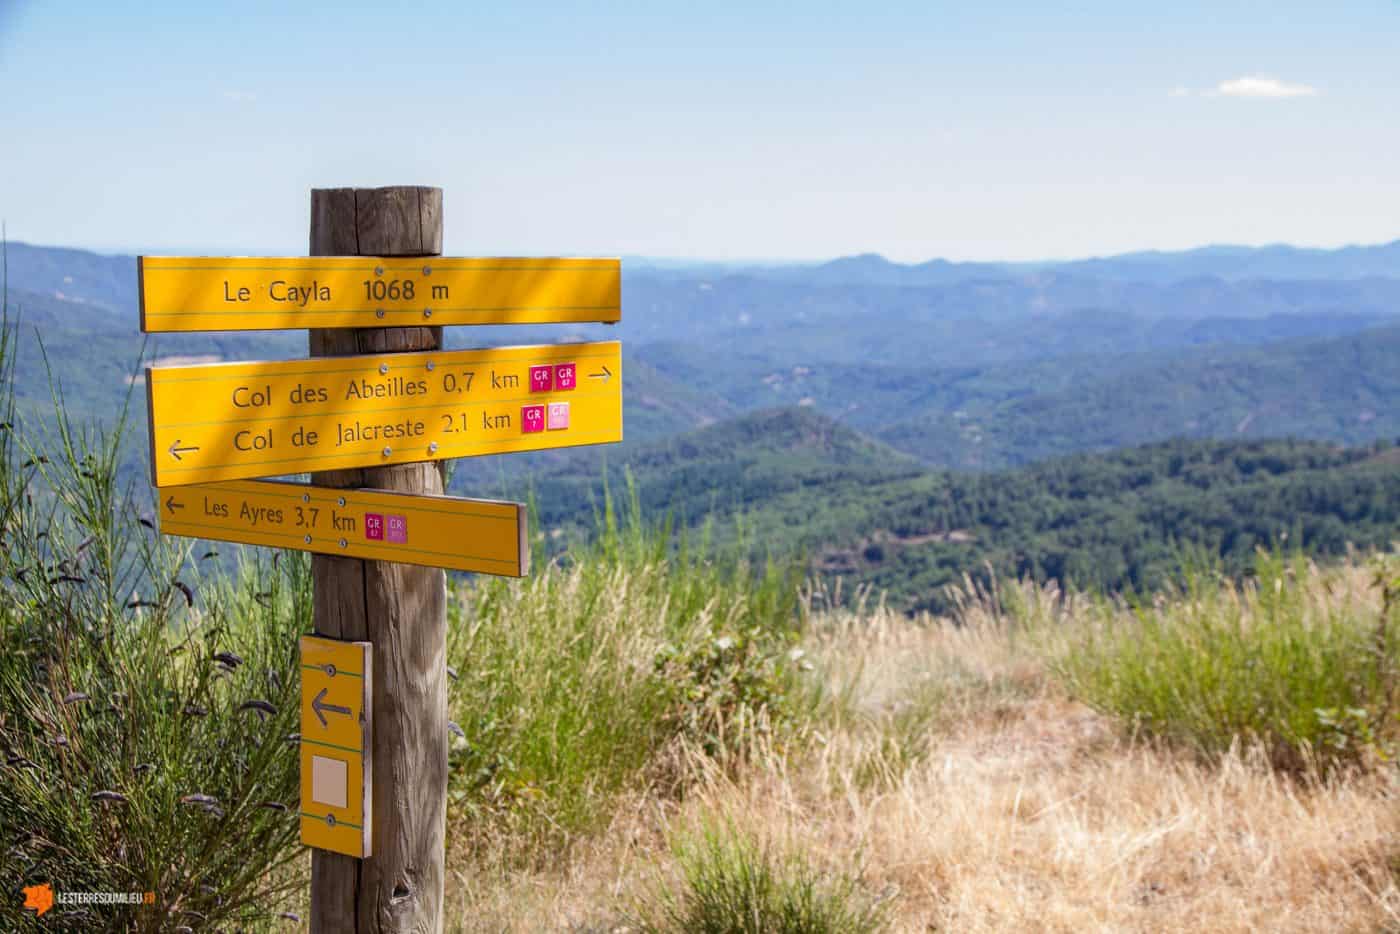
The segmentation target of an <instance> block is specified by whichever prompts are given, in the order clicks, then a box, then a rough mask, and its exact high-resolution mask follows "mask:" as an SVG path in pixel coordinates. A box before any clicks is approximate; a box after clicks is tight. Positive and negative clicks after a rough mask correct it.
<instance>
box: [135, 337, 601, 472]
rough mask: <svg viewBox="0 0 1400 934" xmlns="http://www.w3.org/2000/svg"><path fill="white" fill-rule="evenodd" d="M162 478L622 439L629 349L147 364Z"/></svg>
mask: <svg viewBox="0 0 1400 934" xmlns="http://www.w3.org/2000/svg"><path fill="white" fill-rule="evenodd" d="M146 397H147V402H148V404H149V409H150V432H151V474H152V481H153V482H154V483H155V485H156V486H158V487H165V486H181V485H186V484H191V483H209V482H213V481H218V480H240V479H246V478H251V477H268V476H279V475H286V474H296V473H305V472H308V471H318V470H335V469H340V468H349V467H373V466H376V465H379V464H400V463H407V462H410V461H423V460H434V459H438V458H449V457H475V456H478V455H483V454H508V453H514V452H518V451H539V450H545V449H549V448H564V447H574V446H577V445H585V444H605V443H608V442H614V441H621V440H622V345H621V344H619V343H618V342H616V341H604V342H600V343H592V344H558V345H547V346H539V347H498V348H494V349H491V350H453V351H441V352H432V353H404V354H385V355H377V356H375V355H371V356H354V357H318V358H316V359H313V360H289V361H284V362H277V363H216V364H210V365H207V366H185V367H151V368H148V369H147V370H146Z"/></svg>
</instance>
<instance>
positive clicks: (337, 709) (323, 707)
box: [311, 688, 350, 726]
mask: <svg viewBox="0 0 1400 934" xmlns="http://www.w3.org/2000/svg"><path fill="white" fill-rule="evenodd" d="M329 690H330V688H321V693H320V694H317V695H316V696H315V697H314V698H312V700H311V709H312V710H313V711H315V713H316V719H317V720H320V721H321V726H329V725H330V724H328V723H327V722H326V714H325V713H324V712H323V711H325V712H329V713H343V714H345V716H347V717H348V716H350V708H349V707H341V706H339V705H337V704H327V703H325V701H324V698H325V696H326V692H327V691H329Z"/></svg>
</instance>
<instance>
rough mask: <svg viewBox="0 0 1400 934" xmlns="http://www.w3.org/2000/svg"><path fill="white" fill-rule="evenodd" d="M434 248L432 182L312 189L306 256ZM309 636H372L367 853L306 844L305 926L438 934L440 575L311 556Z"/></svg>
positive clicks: (435, 469)
mask: <svg viewBox="0 0 1400 934" xmlns="http://www.w3.org/2000/svg"><path fill="white" fill-rule="evenodd" d="M441 244H442V191H441V189H437V188H418V187H402V188H371V189H363V188H360V189H355V188H331V189H317V190H313V191H312V193H311V254H312V255H313V256H329V255H337V256H349V255H356V254H360V255H375V256H421V255H427V254H436V253H438V252H439V251H440V250H441ZM309 343H310V349H311V354H312V356H328V355H334V354H357V353H358V354H363V353H395V352H400V351H415V350H436V349H438V348H439V347H441V345H442V329H441V328H431V327H415V328H359V329H332V330H319V331H311V332H310V340H309ZM313 482H315V483H319V484H322V485H325V486H334V487H342V488H345V487H373V488H375V489H383V490H395V491H398V492H404V493H438V494H440V493H442V492H443V473H442V465H440V464H436V463H417V464H399V465H394V466H387V467H373V468H366V469H361V470H337V471H327V472H324V473H321V474H317V475H316V476H314V477H313ZM312 574H313V577H314V581H315V607H314V620H315V629H316V633H317V634H318V635H324V636H329V637H331V638H336V639H360V640H367V641H369V642H371V643H373V645H374V663H373V669H374V693H373V709H374V718H375V719H374V731H373V735H374V739H373V742H374V748H373V755H372V777H371V781H372V783H373V784H372V788H371V800H372V802H373V811H372V813H373V816H372V821H373V823H372V840H373V844H372V850H373V852H372V854H371V856H370V857H369V858H368V859H365V860H357V859H352V858H350V857H347V856H342V855H339V854H336V853H326V852H322V851H320V850H315V851H313V853H312V859H311V930H312V931H314V932H332V931H334V932H342V931H344V932H351V931H354V932H388V931H393V932H408V931H414V932H418V931H426V932H436V931H441V930H442V899H443V857H444V842H445V839H444V836H445V820H446V809H447V660H446V638H447V609H446V603H447V594H446V580H445V575H444V573H443V571H441V570H440V569H436V568H421V567H415V566H412V565H406V564H395V563H391V562H387V561H358V560H355V559H351V558H338V557H333V556H322V555H316V556H314V557H313V558H312Z"/></svg>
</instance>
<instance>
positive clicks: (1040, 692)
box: [449, 569, 1400, 931]
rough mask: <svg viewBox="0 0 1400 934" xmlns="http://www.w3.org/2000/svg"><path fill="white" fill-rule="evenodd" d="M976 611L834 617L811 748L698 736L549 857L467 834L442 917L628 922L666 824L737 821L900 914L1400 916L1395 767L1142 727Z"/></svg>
mask: <svg viewBox="0 0 1400 934" xmlns="http://www.w3.org/2000/svg"><path fill="white" fill-rule="evenodd" d="M1356 573H1357V574H1360V573H1362V571H1361V570H1359V569H1358V570H1357V571H1356ZM1047 607H1048V604H1047V605H1046V606H1045V607H1042V608H1041V610H1039V611H1037V612H1040V611H1043V612H1061V611H1063V607H1061V609H1060V610H1051V609H1048V608H1047ZM967 622H968V625H966V626H964V627H963V628H961V629H956V628H953V627H950V626H946V625H943V624H939V623H935V622H931V621H927V620H925V621H922V622H920V623H911V622H910V621H908V620H906V619H904V618H903V617H899V616H896V615H893V614H889V613H885V612H881V611H876V612H874V613H872V614H867V615H865V616H863V617H860V618H857V617H856V616H854V615H851V614H841V613H828V614H825V615H823V616H821V617H820V618H819V619H818V620H817V623H816V626H815V627H814V631H813V634H812V636H811V637H810V639H809V642H808V650H809V652H810V653H811V657H812V658H813V659H814V660H815V661H816V662H817V668H816V671H815V672H813V677H814V678H820V679H821V680H822V682H823V688H824V690H822V691H821V692H820V695H821V700H820V702H819V703H818V704H817V705H816V706H815V710H814V713H813V717H812V727H811V734H810V736H809V740H808V742H807V743H805V744H804V745H803V746H801V748H799V749H789V750H787V751H786V752H785V754H778V753H776V752H774V753H770V754H768V755H762V756H759V757H756V759H755V761H753V762H752V763H751V764H749V765H748V766H746V767H745V768H743V769H741V770H739V771H738V772H737V773H736V772H735V771H734V770H733V769H732V768H730V769H724V768H719V767H716V766H715V765H714V763H713V762H711V761H710V760H707V759H705V758H704V757H702V756H698V755H693V756H690V757H689V759H688V766H689V768H691V769H692V770H693V775H694V779H695V783H694V785H693V786H692V789H693V790H692V791H691V792H690V793H689V794H687V795H686V796H685V797H684V799H683V800H681V801H675V800H666V799H659V798H656V797H649V796H646V795H637V796H635V797H633V798H631V799H629V800H627V801H626V803H625V804H624V805H623V806H622V807H620V808H618V809H617V811H616V813H615V815H614V817H613V820H612V822H611V824H610V825H609V826H608V827H607V828H606V829H605V830H604V831H603V832H601V833H598V834H596V835H593V836H591V837H588V838H586V839H582V840H579V841H577V842H576V843H575V844H574V845H573V846H572V847H571V848H570V849H569V851H568V852H567V853H561V854H559V859H558V861H557V862H556V863H555V864H554V865H553V866H552V867H550V868H549V869H547V870H544V871H537V870H530V871H523V870H514V869H511V868H509V867H506V866H499V865H498V866H494V867H492V866H488V865H483V864H481V863H480V862H479V861H470V860H467V859H466V858H465V856H464V855H463V854H461V853H457V854H454V856H450V861H452V862H453V863H454V866H455V868H454V870H453V872H452V874H451V875H450V876H449V918H450V919H451V920H450V922H449V923H450V924H451V925H455V927H456V928H457V929H461V930H482V931H487V930H489V931H544V930H573V931H610V930H624V929H626V928H625V926H624V924H623V922H622V921H621V920H620V919H623V918H625V917H626V916H627V912H628V909H629V906H633V905H635V903H636V899H637V898H639V897H644V894H645V893H646V892H647V891H648V889H649V886H652V885H653V884H654V883H655V881H656V880H657V879H658V878H663V879H664V878H673V877H674V876H675V874H676V873H677V868H676V864H675V859H674V857H673V855H672V853H671V848H670V846H669V841H672V840H674V839H675V838H676V837H677V836H678V835H682V836H683V835H685V834H693V833H695V832H696V831H697V830H699V829H701V828H704V827H712V826H714V825H715V824H716V823H724V822H730V823H731V824H732V825H733V826H736V827H739V828H742V829H743V830H744V831H745V832H747V833H750V834H752V835H754V836H755V837H756V838H757V839H759V840H761V841H762V842H763V843H764V844H765V845H767V846H770V847H773V848H775V849H777V850H778V851H788V852H793V853H800V854H802V855H803V856H804V858H805V859H807V860H808V861H809V862H811V863H812V864H814V865H815V866H817V867H819V868H822V867H825V868H828V869H830V870H831V871H832V873H833V874H838V875H849V874H856V875H858V877H859V878H860V880H861V884H862V885H863V886H864V888H865V889H866V890H867V891H869V892H870V893H872V894H874V895H875V896H877V897H882V898H886V899H888V900H889V905H890V907H891V909H892V917H893V919H894V923H893V927H894V929H895V930H900V931H1006V930H1012V931H1017V930H1024V931H1084V930H1095V931H1099V930H1103V931H1178V930H1179V931H1201V930H1211V931H1256V930H1258V931H1263V930H1267V931H1321V930H1376V929H1387V928H1389V929H1400V889H1397V885H1396V875H1395V866H1396V864H1397V854H1400V846H1397V841H1400V836H1397V831H1400V808H1397V806H1396V801H1395V793H1396V791H1397V785H1396V781H1395V778H1394V771H1393V770H1391V769H1381V770H1376V771H1371V772H1369V773H1359V772H1358V773H1355V774H1351V775H1340V776H1334V777H1332V778H1329V779H1327V780H1320V779H1312V780H1308V779H1306V778H1304V779H1297V778H1288V777H1282V776H1280V775H1279V773H1277V772H1276V771H1274V770H1272V769H1271V768H1269V766H1268V763H1267V761H1265V757H1264V756H1263V755H1262V754H1261V753H1259V752H1258V751H1251V750H1235V751H1233V752H1231V753H1229V754H1227V755H1226V756H1224V757H1223V759H1217V760H1215V761H1214V762H1209V761H1204V760H1202V759H1200V758H1199V757H1194V756H1190V755H1187V754H1183V753H1182V752H1180V751H1179V750H1175V749H1172V748H1168V747H1165V746H1162V745H1160V744H1152V743H1149V742H1146V741H1141V740H1134V739H1133V738H1131V737H1128V736H1125V735H1124V734H1123V732H1122V730H1121V728H1120V727H1119V725H1118V724H1117V723H1116V722H1115V721H1112V720H1109V719H1107V718H1105V717H1103V716H1100V715H1099V714H1096V713H1094V712H1093V711H1091V710H1089V709H1088V708H1086V707H1083V706H1081V705H1078V704H1076V703H1074V702H1073V701H1071V700H1069V699H1068V698H1067V697H1066V696H1065V695H1064V694H1063V692H1062V691H1061V690H1060V689H1059V688H1058V687H1057V685H1056V683H1055V682H1054V681H1053V680H1052V678H1051V677H1050V676H1049V675H1048V674H1047V671H1048V662H1047V658H1046V656H1047V653H1048V654H1050V655H1053V654H1054V651H1055V649H1053V648H1049V647H1047V646H1045V645H1044V644H1043V643H1041V644H1039V645H1037V640H1035V639H1032V638H1029V637H1027V636H1025V635H1024V634H1022V635H1018V634H1017V633H1016V632H1014V631H1011V630H1010V629H1008V627H1007V626H1006V625H1005V624H1004V622H1003V618H1002V617H1000V616H998V615H996V614H994V613H989V612H980V613H972V614H969V615H968V617H967Z"/></svg>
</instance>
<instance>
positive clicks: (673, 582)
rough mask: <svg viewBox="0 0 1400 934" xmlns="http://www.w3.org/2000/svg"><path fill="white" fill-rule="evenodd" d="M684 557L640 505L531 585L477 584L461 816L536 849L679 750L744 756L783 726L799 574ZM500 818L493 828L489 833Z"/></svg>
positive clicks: (458, 645)
mask: <svg viewBox="0 0 1400 934" xmlns="http://www.w3.org/2000/svg"><path fill="white" fill-rule="evenodd" d="M742 553H743V552H742V551H741V550H740V549H737V548H736V549H735V550H734V551H733V552H728V553H726V554H721V555H716V554H712V553H711V549H710V548H709V546H708V543H707V542H705V541H702V542H701V544H700V546H699V547H695V548H692V547H690V545H689V543H686V542H684V541H682V542H680V543H679V545H677V543H676V541H675V538H674V536H673V535H672V534H671V529H670V527H669V526H668V525H667V524H665V523H662V524H660V525H649V524H646V523H644V522H643V520H642V519H641V518H640V516H639V514H638V508H637V504H636V499H635V493H634V494H633V495H632V497H631V499H630V508H628V509H627V510H625V515H624V516H623V517H621V520H619V517H618V516H617V515H616V513H615V511H614V509H613V507H612V501H611V498H610V497H607V498H605V502H604V511H603V513H602V514H601V515H600V516H599V533H598V535H597V536H596V538H595V540H594V541H593V542H592V543H591V544H587V545H583V546H579V547H577V548H576V549H575V550H574V551H572V552H571V553H569V554H568V555H566V556H565V557H564V558H563V559H562V560H560V561H557V562H555V563H553V564H551V565H548V566H546V567H536V569H535V570H534V571H533V573H532V575H531V577H530V578H529V579H527V580H523V581H510V580H506V579H502V578H484V579H479V580H477V581H476V582H475V584H474V585H473V586H471V587H468V588H465V589H464V590H463V591H462V592H461V595H460V602H458V603H455V604H454V606H453V614H452V615H453V619H452V621H451V627H450V636H449V647H448V657H449V660H450V663H451V664H452V666H453V671H454V673H455V674H456V678H455V679H454V680H453V681H452V683H451V685H450V709H451V711H452V718H453V720H454V721H455V723H456V724H457V725H458V726H459V728H460V730H461V735H460V736H459V737H458V738H457V739H456V740H455V742H454V749H453V752H452V756H451V767H452V782H451V791H450V796H451V800H452V804H453V807H454V808H455V810H456V813H457V815H458V816H459V817H461V818H463V819H464V821H463V822H464V824H465V826H466V828H467V830H468V832H471V831H473V830H476V831H481V830H483V829H486V830H489V829H491V828H493V827H496V828H501V827H502V826H504V827H508V828H512V829H513V831H514V832H515V833H516V834H517V836H518V838H519V842H520V843H522V845H526V846H528V840H529V839H530V838H531V836H532V834H533V833H534V832H536V831H537V832H539V833H543V834H545V835H546V836H547V837H549V839H550V840H551V841H554V842H557V839H558V837H559V836H560V835H561V834H562V835H568V834H571V833H574V832H577V831H580V830H584V829H586V828H588V827H589V826H590V825H592V824H593V822H595V821H597V820H599V819H601V818H603V817H605V816H606V815H607V813H608V806H609V805H610V804H611V802H612V799H613V796H614V795H615V794H616V793H617V792H618V791H619V790H621V789H623V788H624V787H625V786H627V784H628V782H630V781H632V780H634V779H636V778H637V777H638V776H640V775H641V774H642V773H644V772H645V771H647V770H648V769H652V770H655V769H657V768H658V765H657V758H658V754H659V753H660V752H661V750H663V749H664V748H665V747H666V746H667V745H668V744H669V743H671V742H674V741H675V740H676V739H677V738H681V737H683V738H685V739H688V740H691V741H694V742H695V743H696V744H697V745H699V746H701V747H703V748H706V749H708V750H710V751H711V752H716V753H718V752H719V751H720V748H719V747H720V746H721V745H725V744H729V745H728V746H727V748H728V749H729V750H730V751H732V749H733V748H734V747H735V745H736V744H738V743H740V742H741V741H742V736H743V735H744V733H745V730H746V729H747V728H751V727H754V726H758V725H766V724H769V723H771V722H774V721H775V720H780V719H781V718H782V715H783V711H782V708H783V706H784V704H785V702H786V698H787V695H788V691H787V689H786V684H787V683H788V681H789V679H790V678H791V677H792V676H793V671H794V670H795V668H796V666H795V665H793V664H792V663H791V661H792V660H791V659H790V658H789V656H788V651H789V649H790V648H791V645H792V642H793V640H794V639H795V636H796V633H797V627H798V621H799V614H798V605H797V585H798V580H799V574H800V565H798V564H796V563H795V562H794V563H793V564H791V565H777V564H770V565H767V566H765V567H764V568H762V569H754V568H753V567H751V566H750V565H749V564H748V563H747V562H745V561H744V560H742V558H741V557H740V555H741V554H742ZM488 818H490V819H488Z"/></svg>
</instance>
